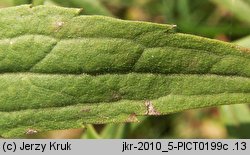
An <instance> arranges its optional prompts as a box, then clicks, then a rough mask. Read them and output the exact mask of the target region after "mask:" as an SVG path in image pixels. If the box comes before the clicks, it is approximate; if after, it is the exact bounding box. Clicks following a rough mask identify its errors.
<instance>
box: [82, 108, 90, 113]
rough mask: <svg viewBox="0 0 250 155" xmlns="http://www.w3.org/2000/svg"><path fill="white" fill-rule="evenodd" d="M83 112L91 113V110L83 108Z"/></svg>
mask: <svg viewBox="0 0 250 155" xmlns="http://www.w3.org/2000/svg"><path fill="white" fill-rule="evenodd" d="M81 112H90V109H89V108H83V109H81Z"/></svg>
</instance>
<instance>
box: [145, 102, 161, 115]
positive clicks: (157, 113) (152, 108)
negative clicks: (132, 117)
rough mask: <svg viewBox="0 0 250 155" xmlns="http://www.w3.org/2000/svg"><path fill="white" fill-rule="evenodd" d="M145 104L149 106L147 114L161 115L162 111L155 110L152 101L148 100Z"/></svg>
mask: <svg viewBox="0 0 250 155" xmlns="http://www.w3.org/2000/svg"><path fill="white" fill-rule="evenodd" d="M145 106H146V108H147V111H146V113H145V114H146V115H160V113H159V112H158V111H157V110H155V108H154V106H153V104H152V102H151V101H146V102H145Z"/></svg>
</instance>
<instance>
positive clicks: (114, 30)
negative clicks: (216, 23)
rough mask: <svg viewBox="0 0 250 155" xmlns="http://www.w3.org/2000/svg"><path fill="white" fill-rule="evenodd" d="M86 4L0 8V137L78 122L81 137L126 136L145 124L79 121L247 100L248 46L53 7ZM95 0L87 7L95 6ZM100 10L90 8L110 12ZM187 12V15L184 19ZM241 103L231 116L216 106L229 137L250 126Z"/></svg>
mask: <svg viewBox="0 0 250 155" xmlns="http://www.w3.org/2000/svg"><path fill="white" fill-rule="evenodd" d="M61 2H62V1H61ZM78 2H83V3H81V4H80V3H78ZM84 2H85V1H70V2H68V3H60V2H56V1H33V4H36V5H40V4H45V6H37V7H30V6H28V5H24V6H18V7H12V8H7V9H2V10H1V11H0V14H1V17H0V18H1V19H0V27H1V29H0V37H1V42H0V51H1V53H0V54H1V55H0V59H1V62H0V70H1V72H2V75H1V76H0V88H1V89H0V91H1V99H0V109H1V112H0V115H1V118H0V133H1V136H2V137H20V136H22V135H24V134H26V135H30V134H34V133H40V132H43V131H48V130H58V129H70V128H79V127H83V125H84V126H86V127H87V129H88V130H87V131H86V133H85V134H84V135H83V138H126V137H128V135H129V134H131V133H133V132H136V130H138V129H140V128H141V127H140V124H143V123H139V124H120V125H116V124H109V125H106V126H105V127H104V128H102V130H101V131H100V132H98V133H97V132H96V131H95V128H94V127H93V126H92V125H86V124H90V123H91V124H96V123H97V124H99V123H119V122H137V121H141V122H148V121H147V120H148V118H145V117H142V116H147V115H165V114H169V113H176V112H179V111H183V110H187V109H193V108H201V107H211V106H218V105H225V104H237V103H246V104H247V103H249V100H250V96H249V89H250V81H249V75H250V61H249V57H250V53H249V50H248V49H246V48H242V47H239V46H237V45H235V44H230V43H225V42H221V41H217V40H211V39H206V38H202V37H197V36H193V35H187V34H182V33H176V30H175V26H174V25H162V24H154V23H147V22H132V21H123V20H117V19H114V18H110V17H103V16H86V15H81V14H94V11H93V10H91V11H92V12H91V11H90V12H89V13H87V12H88V10H86V9H85V10H84V8H83V10H79V9H66V8H60V7H54V6H51V3H52V4H53V5H63V6H68V7H70V6H71V7H77V6H78V5H85V6H86V4H85V3H84ZM86 2H87V1H86ZM96 2H97V3H98V6H100V7H103V6H102V5H101V3H100V1H96ZM187 2H188V1H185V2H184V1H180V2H179V3H177V5H178V6H179V7H177V9H179V10H188V9H187V7H188V3H187ZM24 3H26V2H24ZM28 3H29V2H28ZM46 3H49V4H50V5H48V4H46ZM71 3H72V4H71ZM97 3H91V5H92V6H95V7H93V8H96V7H97V5H96V4H97ZM9 4H10V3H9ZM143 5H145V4H143ZM175 5H176V4H173V6H175ZM180 7H181V8H180ZM183 7H184V8H183ZM185 7H186V9H185ZM87 8H91V7H90V6H89V7H87ZM103 8H104V9H105V10H106V8H105V7H103ZM98 10H99V11H100V10H101V9H98ZM166 10H167V9H166ZM84 11H85V12H84ZM106 11H107V12H108V10H106ZM107 12H105V11H102V12H99V13H98V12H97V13H96V14H103V15H108V14H110V15H111V13H110V12H108V13H107ZM170 12H171V11H170ZM188 12H190V11H187V13H188ZM48 14H49V16H48ZM183 15H184V14H183ZM187 15H188V14H187ZM237 17H239V16H237ZM187 18H193V17H192V15H190V17H183V21H184V19H187ZM32 19H35V20H32ZM187 22H188V20H187ZM27 23H29V24H27ZM177 23H179V22H177ZM13 25H15V28H13V27H12V26H13ZM180 25H186V24H180ZM214 32H215V31H213V33H214ZM237 35H238V33H237ZM246 40H247V39H244V44H246V42H247V41H246ZM236 43H238V44H240V45H244V44H243V41H241V40H239V41H238V42H236ZM240 106H244V108H242V107H240ZM240 106H239V107H237V106H234V107H233V106H230V108H231V112H230V113H229V112H228V111H230V110H227V107H222V108H220V111H221V113H222V114H223V115H222V116H223V118H222V120H224V122H225V123H226V124H227V126H228V128H229V133H230V134H231V135H232V137H245V136H247V135H242V136H240V135H237V134H236V133H237V132H235V127H236V126H239V127H238V128H237V129H236V130H238V129H239V128H240V129H241V128H242V129H241V130H242V131H243V133H246V131H247V130H248V126H249V125H248V122H249V120H248V119H247V118H249V117H240V116H238V115H239V114H240V113H241V112H243V111H244V116H247V115H248V114H249V110H248V106H247V105H240ZM233 109H235V110H233ZM240 109H241V110H240ZM239 111H240V112H239ZM230 114H231V116H230ZM232 115H233V116H232ZM232 117H234V118H235V119H231V118H232ZM244 118H246V119H244ZM156 119H157V118H156ZM158 120H159V119H158ZM163 120H164V119H163ZM171 120H172V121H171ZM171 120H170V122H173V120H175V117H173V118H172V119H171ZM165 121H166V119H165ZM149 124H150V123H149ZM241 124H245V125H244V126H242V125H241ZM149 127H151V128H152V132H155V131H153V130H154V127H152V125H149ZM163 129H164V127H163V128H162V130H161V131H162V132H163V131H164V130H165V129H164V130H163ZM140 130H141V129H140ZM161 136H162V135H159V137H161Z"/></svg>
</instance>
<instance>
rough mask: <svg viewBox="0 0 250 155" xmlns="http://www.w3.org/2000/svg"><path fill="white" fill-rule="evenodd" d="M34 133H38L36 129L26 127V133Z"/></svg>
mask: <svg viewBox="0 0 250 155" xmlns="http://www.w3.org/2000/svg"><path fill="white" fill-rule="evenodd" d="M36 133H38V131H37V130H34V129H28V130H27V131H26V133H25V134H26V135H33V134H36Z"/></svg>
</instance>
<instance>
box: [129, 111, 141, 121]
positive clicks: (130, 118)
mask: <svg viewBox="0 0 250 155" xmlns="http://www.w3.org/2000/svg"><path fill="white" fill-rule="evenodd" d="M127 122H139V120H138V118H137V116H136V114H135V113H132V114H130V115H129V116H128V119H127Z"/></svg>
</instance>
